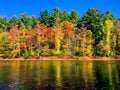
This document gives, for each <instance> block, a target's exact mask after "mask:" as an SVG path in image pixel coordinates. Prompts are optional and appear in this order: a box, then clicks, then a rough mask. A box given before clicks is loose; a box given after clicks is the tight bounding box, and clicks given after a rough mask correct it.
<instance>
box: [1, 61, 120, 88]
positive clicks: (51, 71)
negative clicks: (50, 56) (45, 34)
mask: <svg viewBox="0 0 120 90" xmlns="http://www.w3.org/2000/svg"><path fill="white" fill-rule="evenodd" d="M0 90H120V61H107V62H103V61H0Z"/></svg>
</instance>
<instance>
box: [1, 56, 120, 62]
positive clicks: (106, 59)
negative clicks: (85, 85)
mask: <svg viewBox="0 0 120 90" xmlns="http://www.w3.org/2000/svg"><path fill="white" fill-rule="evenodd" d="M0 60H17V61H18V60H36V61H37V60H88V61H108V60H120V57H74V58H64V57H63V58H60V57H40V58H30V59H24V58H13V59H9V58H6V59H3V58H0Z"/></svg>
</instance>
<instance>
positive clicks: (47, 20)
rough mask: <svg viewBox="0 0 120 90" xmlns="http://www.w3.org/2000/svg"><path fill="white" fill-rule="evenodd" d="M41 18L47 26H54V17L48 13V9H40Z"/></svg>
mask: <svg viewBox="0 0 120 90" xmlns="http://www.w3.org/2000/svg"><path fill="white" fill-rule="evenodd" d="M39 20H40V22H41V23H42V24H45V25H46V26H47V27H52V26H53V23H54V20H53V17H52V16H51V15H50V14H49V13H48V11H47V10H45V11H40V17H39Z"/></svg>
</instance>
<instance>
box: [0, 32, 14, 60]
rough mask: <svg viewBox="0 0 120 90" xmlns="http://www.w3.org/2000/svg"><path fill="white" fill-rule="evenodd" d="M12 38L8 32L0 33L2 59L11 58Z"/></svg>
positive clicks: (0, 55)
mask: <svg viewBox="0 0 120 90" xmlns="http://www.w3.org/2000/svg"><path fill="white" fill-rule="evenodd" d="M11 41H12V40H11V37H10V36H9V34H8V33H7V32H2V33H0V57H3V58H8V57H10V51H11V50H10V47H9V45H10V43H11Z"/></svg>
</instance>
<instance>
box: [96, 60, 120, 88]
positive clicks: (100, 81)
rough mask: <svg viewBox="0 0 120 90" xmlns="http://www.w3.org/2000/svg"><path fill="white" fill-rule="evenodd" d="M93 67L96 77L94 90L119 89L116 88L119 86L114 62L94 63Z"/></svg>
mask: <svg viewBox="0 0 120 90" xmlns="http://www.w3.org/2000/svg"><path fill="white" fill-rule="evenodd" d="M94 66H95V67H94V69H95V77H96V83H95V88H97V89H108V90H117V89H118V88H119V86H117V85H119V80H118V78H119V75H118V71H117V67H116V64H114V62H113V63H112V62H111V63H107V62H101V63H97V64H96V63H95V64H94Z"/></svg>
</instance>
